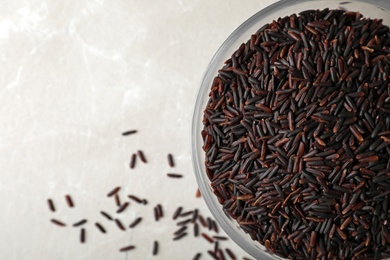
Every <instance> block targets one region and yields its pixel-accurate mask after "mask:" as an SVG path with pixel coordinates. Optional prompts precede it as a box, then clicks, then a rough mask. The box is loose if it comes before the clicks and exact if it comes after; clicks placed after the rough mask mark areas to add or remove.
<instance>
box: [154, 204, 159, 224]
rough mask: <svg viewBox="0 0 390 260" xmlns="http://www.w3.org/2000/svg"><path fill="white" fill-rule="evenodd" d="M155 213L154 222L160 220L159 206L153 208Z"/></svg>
mask: <svg viewBox="0 0 390 260" xmlns="http://www.w3.org/2000/svg"><path fill="white" fill-rule="evenodd" d="M153 213H154V220H155V221H158V220H159V219H160V214H159V212H158V209H157V206H156V207H154V208H153Z"/></svg>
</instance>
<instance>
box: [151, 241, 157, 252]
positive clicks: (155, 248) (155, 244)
mask: <svg viewBox="0 0 390 260" xmlns="http://www.w3.org/2000/svg"><path fill="white" fill-rule="evenodd" d="M152 253H153V255H158V241H154V242H153V250H152Z"/></svg>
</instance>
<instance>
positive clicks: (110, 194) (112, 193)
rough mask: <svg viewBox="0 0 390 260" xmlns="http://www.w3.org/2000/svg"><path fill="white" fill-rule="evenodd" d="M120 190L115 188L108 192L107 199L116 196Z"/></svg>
mask: <svg viewBox="0 0 390 260" xmlns="http://www.w3.org/2000/svg"><path fill="white" fill-rule="evenodd" d="M120 189H121V187H120V186H118V187H115V188H114V189H113V190H112V191H110V192H109V193H108V194H107V197H111V196H114V195H116V194H117V193H118V192H119V190H120Z"/></svg>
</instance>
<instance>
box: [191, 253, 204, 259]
mask: <svg viewBox="0 0 390 260" xmlns="http://www.w3.org/2000/svg"><path fill="white" fill-rule="evenodd" d="M201 257H202V254H201V253H197V254H196V255H195V256H194V258H192V260H199V259H200V258H201Z"/></svg>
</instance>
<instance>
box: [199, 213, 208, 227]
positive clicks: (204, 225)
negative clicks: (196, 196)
mask: <svg viewBox="0 0 390 260" xmlns="http://www.w3.org/2000/svg"><path fill="white" fill-rule="evenodd" d="M198 219H199V222H200V224H201V225H202V226H203V227H207V222H206V220H205V219H204V218H203V216H202V215H198Z"/></svg>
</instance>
